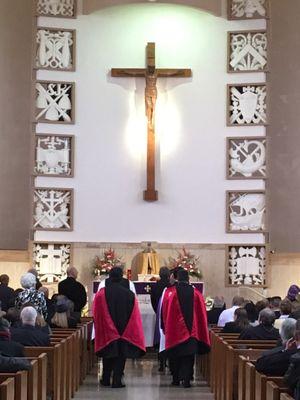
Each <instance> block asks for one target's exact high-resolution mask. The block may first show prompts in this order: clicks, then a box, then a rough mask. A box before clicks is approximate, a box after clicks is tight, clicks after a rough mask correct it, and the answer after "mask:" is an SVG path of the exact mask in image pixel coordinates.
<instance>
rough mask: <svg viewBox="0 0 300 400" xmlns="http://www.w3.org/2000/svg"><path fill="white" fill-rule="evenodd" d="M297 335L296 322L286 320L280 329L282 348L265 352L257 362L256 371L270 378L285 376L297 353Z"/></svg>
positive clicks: (290, 319) (289, 319)
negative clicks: (295, 340) (295, 338)
mask: <svg viewBox="0 0 300 400" xmlns="http://www.w3.org/2000/svg"><path fill="white" fill-rule="evenodd" d="M295 333H296V320H294V319H292V318H287V319H285V320H284V321H283V323H282V326H281V329H280V336H281V340H282V346H278V347H275V348H274V349H272V350H269V351H266V352H264V353H263V354H262V356H261V357H260V358H259V359H258V360H257V361H256V364H255V368H256V370H257V371H258V372H260V373H262V374H265V375H269V376H283V375H284V374H285V373H286V371H287V369H288V367H289V364H290V360H291V357H292V355H294V354H295V353H296V352H297V347H296V345H295V342H294V336H295Z"/></svg>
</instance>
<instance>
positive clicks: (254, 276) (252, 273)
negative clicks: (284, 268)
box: [226, 244, 267, 287]
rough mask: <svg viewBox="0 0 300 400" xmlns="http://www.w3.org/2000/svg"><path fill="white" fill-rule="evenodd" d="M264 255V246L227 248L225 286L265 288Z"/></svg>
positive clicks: (234, 246)
mask: <svg viewBox="0 0 300 400" xmlns="http://www.w3.org/2000/svg"><path fill="white" fill-rule="evenodd" d="M266 254H267V250H266V247H265V246H259V245H257V246H255V245H251V244H249V245H231V246H228V248H227V258H226V271H227V272H226V276H227V285H229V286H256V287H265V286H266V285H267V255H266Z"/></svg>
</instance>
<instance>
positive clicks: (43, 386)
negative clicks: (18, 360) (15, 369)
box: [27, 353, 48, 400]
mask: <svg viewBox="0 0 300 400" xmlns="http://www.w3.org/2000/svg"><path fill="white" fill-rule="evenodd" d="M27 359H28V360H30V361H32V360H36V361H37V363H38V378H37V392H38V393H37V398H38V400H47V363H48V360H47V354H45V353H42V354H40V355H39V356H38V357H27Z"/></svg>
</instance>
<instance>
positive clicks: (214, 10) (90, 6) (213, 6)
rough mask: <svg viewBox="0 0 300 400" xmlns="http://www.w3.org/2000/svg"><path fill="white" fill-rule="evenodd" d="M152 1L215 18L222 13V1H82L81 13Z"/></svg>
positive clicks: (150, 0) (152, 0) (151, 0)
mask: <svg viewBox="0 0 300 400" xmlns="http://www.w3.org/2000/svg"><path fill="white" fill-rule="evenodd" d="M154 1H155V2H156V3H169V4H181V5H185V6H191V7H196V8H199V9H201V10H204V11H207V12H209V13H211V14H214V15H217V16H220V15H221V13H222V0H148V1H146V0H84V1H83V13H84V14H91V13H92V12H94V11H97V10H100V9H101V8H104V7H110V6H116V5H122V4H132V3H149V2H154Z"/></svg>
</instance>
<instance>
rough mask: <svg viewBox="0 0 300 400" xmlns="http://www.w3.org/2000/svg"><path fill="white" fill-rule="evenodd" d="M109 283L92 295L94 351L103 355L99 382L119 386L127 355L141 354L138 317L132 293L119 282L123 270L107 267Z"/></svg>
mask: <svg viewBox="0 0 300 400" xmlns="http://www.w3.org/2000/svg"><path fill="white" fill-rule="evenodd" d="M109 275H110V278H111V283H110V284H109V285H108V286H105V287H104V288H102V289H101V290H100V291H99V292H98V293H97V294H96V296H95V299H94V304H93V315H94V326H95V352H96V354H97V355H98V356H99V357H102V358H103V375H102V380H101V384H102V385H103V386H110V385H111V375H112V387H113V388H122V387H124V386H125V385H124V384H123V383H122V375H123V373H124V368H125V363H126V359H127V358H134V359H135V358H138V357H140V356H142V355H143V354H145V351H146V349H145V339H144V332H143V327H142V319H141V315H140V311H139V308H138V301H137V299H136V296H135V295H134V293H132V291H130V290H129V289H126V288H124V287H123V286H122V285H121V281H122V276H123V272H122V269H121V268H118V267H115V268H113V269H112V270H111V271H110V274H109Z"/></svg>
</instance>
